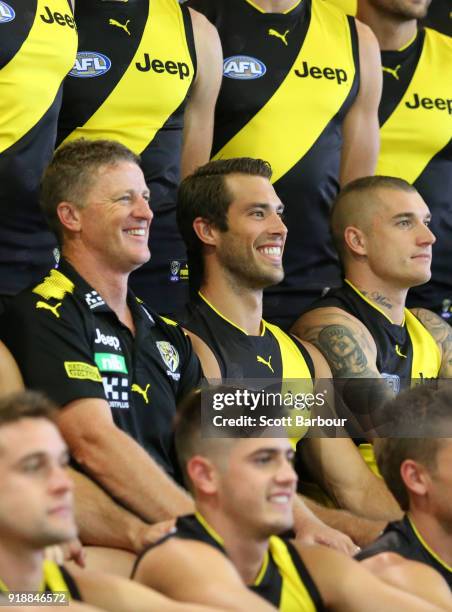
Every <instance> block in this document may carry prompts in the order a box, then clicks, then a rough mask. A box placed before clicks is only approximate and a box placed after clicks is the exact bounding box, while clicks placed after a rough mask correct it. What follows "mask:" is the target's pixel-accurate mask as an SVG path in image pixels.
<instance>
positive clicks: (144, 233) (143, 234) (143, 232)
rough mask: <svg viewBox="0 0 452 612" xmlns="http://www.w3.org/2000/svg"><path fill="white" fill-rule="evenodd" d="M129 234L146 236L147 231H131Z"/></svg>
mask: <svg viewBox="0 0 452 612" xmlns="http://www.w3.org/2000/svg"><path fill="white" fill-rule="evenodd" d="M127 233H128V234H130V235H131V236H145V235H146V230H145V229H131V230H127Z"/></svg>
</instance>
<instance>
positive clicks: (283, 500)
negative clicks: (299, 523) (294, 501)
mask: <svg viewBox="0 0 452 612" xmlns="http://www.w3.org/2000/svg"><path fill="white" fill-rule="evenodd" d="M271 500H272V502H275V503H276V504H287V502H288V501H289V496H288V495H273V496H272V498H271Z"/></svg>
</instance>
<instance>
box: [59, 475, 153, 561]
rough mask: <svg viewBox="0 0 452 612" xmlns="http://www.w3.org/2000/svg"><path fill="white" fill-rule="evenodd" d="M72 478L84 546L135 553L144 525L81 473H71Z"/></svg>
mask: <svg viewBox="0 0 452 612" xmlns="http://www.w3.org/2000/svg"><path fill="white" fill-rule="evenodd" d="M71 477H72V480H73V481H74V483H75V518H76V523H77V525H78V528H79V536H80V539H81V541H82V542H83V544H88V545H91V546H107V547H109V548H123V549H125V550H131V551H134V552H138V550H139V549H140V535H141V533H142V530H143V529H145V528H146V524H145V523H144V522H143V521H142V520H141V519H139V518H138V517H137V516H135V515H134V514H132V513H131V512H129V511H128V510H126V509H125V508H123V507H122V506H120V505H118V504H117V503H116V502H115V501H114V500H113V499H112V498H111V497H110V496H109V495H107V493H105V491H104V490H103V489H102V488H100V487H99V486H98V485H97V484H96V483H95V482H93V481H92V480H91V479H90V478H88V477H87V476H85V475H84V474H81V473H80V472H77V471H76V470H71Z"/></svg>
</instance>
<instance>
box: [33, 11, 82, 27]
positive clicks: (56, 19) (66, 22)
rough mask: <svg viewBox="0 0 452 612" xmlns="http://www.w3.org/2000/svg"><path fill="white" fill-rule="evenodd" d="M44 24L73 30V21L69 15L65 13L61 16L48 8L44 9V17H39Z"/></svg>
mask: <svg viewBox="0 0 452 612" xmlns="http://www.w3.org/2000/svg"><path fill="white" fill-rule="evenodd" d="M39 16H40V17H41V19H42V20H43V22H44V23H57V24H58V25H60V26H69V27H70V28H71V29H72V30H74V29H75V21H74V18H73V17H72V16H71V15H68V14H67V13H66V14H65V15H63V14H62V13H58V12H57V11H55V12H54V13H52V11H51V10H50V9H49V7H48V6H45V7H44V15H39Z"/></svg>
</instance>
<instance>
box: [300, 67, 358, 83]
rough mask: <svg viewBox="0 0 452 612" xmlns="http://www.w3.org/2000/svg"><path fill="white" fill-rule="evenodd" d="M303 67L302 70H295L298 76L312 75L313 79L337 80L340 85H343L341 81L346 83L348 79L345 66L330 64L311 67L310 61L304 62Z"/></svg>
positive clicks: (302, 77)
mask: <svg viewBox="0 0 452 612" xmlns="http://www.w3.org/2000/svg"><path fill="white" fill-rule="evenodd" d="M301 67H302V68H303V70H302V71H300V70H295V71H294V72H295V74H296V75H297V77H300V78H301V79H305V78H306V77H307V76H310V77H312V78H313V79H327V80H328V81H337V83H338V85H341V83H346V82H347V80H348V77H347V73H346V72H345V70H343V68H329V67H328V66H326V67H325V68H319V67H318V66H311V67H309V65H308V62H303V63H302V64H301Z"/></svg>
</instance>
